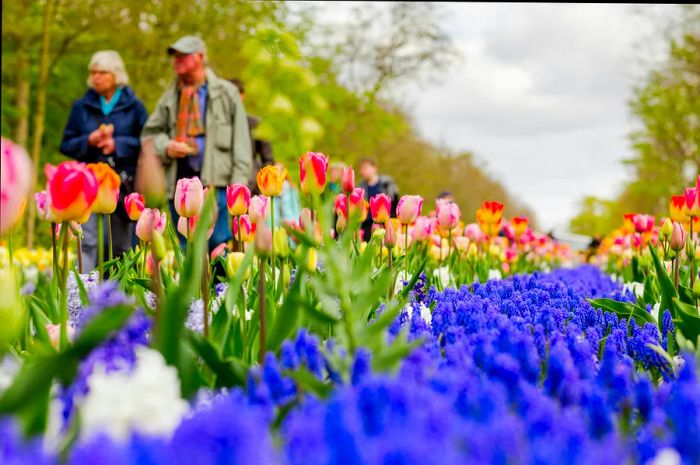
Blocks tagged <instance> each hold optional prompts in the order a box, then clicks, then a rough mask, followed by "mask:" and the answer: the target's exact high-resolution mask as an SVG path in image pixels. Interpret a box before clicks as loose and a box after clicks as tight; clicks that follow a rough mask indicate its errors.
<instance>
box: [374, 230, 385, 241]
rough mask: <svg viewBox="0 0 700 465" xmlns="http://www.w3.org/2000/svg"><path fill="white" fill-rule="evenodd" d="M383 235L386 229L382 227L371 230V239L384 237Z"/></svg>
mask: <svg viewBox="0 0 700 465" xmlns="http://www.w3.org/2000/svg"><path fill="white" fill-rule="evenodd" d="M384 236H386V229H384V228H376V229H374V230H373V231H372V239H374V238H376V239H379V240H381V239H384Z"/></svg>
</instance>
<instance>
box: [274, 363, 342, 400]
mask: <svg viewBox="0 0 700 465" xmlns="http://www.w3.org/2000/svg"><path fill="white" fill-rule="evenodd" d="M283 374H284V375H285V376H288V377H290V378H292V379H293V380H294V381H296V382H297V384H298V385H299V387H300V388H302V389H303V390H304V391H307V392H311V393H313V394H315V395H316V396H317V397H319V398H321V399H325V398H327V397H328V396H329V395H330V394H331V392H332V391H333V386H331V385H330V384H328V383H324V382H323V381H321V380H320V379H318V378H317V377H316V376H314V375H313V374H312V373H311V372H309V371H308V370H307V369H306V368H303V367H301V368H297V369H296V370H294V371H291V370H287V371H284V372H283Z"/></svg>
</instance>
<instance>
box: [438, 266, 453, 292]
mask: <svg viewBox="0 0 700 465" xmlns="http://www.w3.org/2000/svg"><path fill="white" fill-rule="evenodd" d="M433 276H434V277H436V278H438V279H439V280H440V284H441V285H442V288H443V289H447V288H448V287H449V286H450V285H451V284H452V283H453V282H452V274H450V269H449V268H448V267H446V266H442V267H440V268H436V269H435V270H433Z"/></svg>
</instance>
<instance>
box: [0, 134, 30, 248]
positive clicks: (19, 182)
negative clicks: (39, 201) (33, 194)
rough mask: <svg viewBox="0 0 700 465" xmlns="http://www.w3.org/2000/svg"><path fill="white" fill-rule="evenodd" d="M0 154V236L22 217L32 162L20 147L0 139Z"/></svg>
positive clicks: (28, 189) (7, 140) (28, 188)
mask: <svg viewBox="0 0 700 465" xmlns="http://www.w3.org/2000/svg"><path fill="white" fill-rule="evenodd" d="M1 144H2V147H1V148H0V153H1V154H2V155H1V157H2V158H0V179H1V182H0V234H5V233H6V232H7V231H9V230H10V228H11V227H12V226H14V225H15V223H17V222H18V221H19V219H20V217H21V216H22V213H23V211H24V204H25V202H26V198H27V194H29V191H30V190H31V182H32V162H31V160H30V159H29V155H27V152H26V151H25V150H24V148H23V147H22V146H20V145H17V144H14V143H13V142H11V141H10V140H9V139H5V138H4V137H3V138H2V141H1Z"/></svg>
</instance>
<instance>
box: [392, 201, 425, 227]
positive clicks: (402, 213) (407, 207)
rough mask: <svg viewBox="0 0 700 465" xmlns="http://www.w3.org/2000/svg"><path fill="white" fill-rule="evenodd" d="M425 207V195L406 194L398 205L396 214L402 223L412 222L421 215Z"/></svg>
mask: <svg viewBox="0 0 700 465" xmlns="http://www.w3.org/2000/svg"><path fill="white" fill-rule="evenodd" d="M422 208H423V197H421V196H420V195H404V196H403V197H401V199H399V203H398V204H397V205H396V216H397V217H398V218H399V221H401V224H412V223H414V222H415V221H416V219H417V218H418V217H419V216H420V212H421V209H422Z"/></svg>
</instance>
